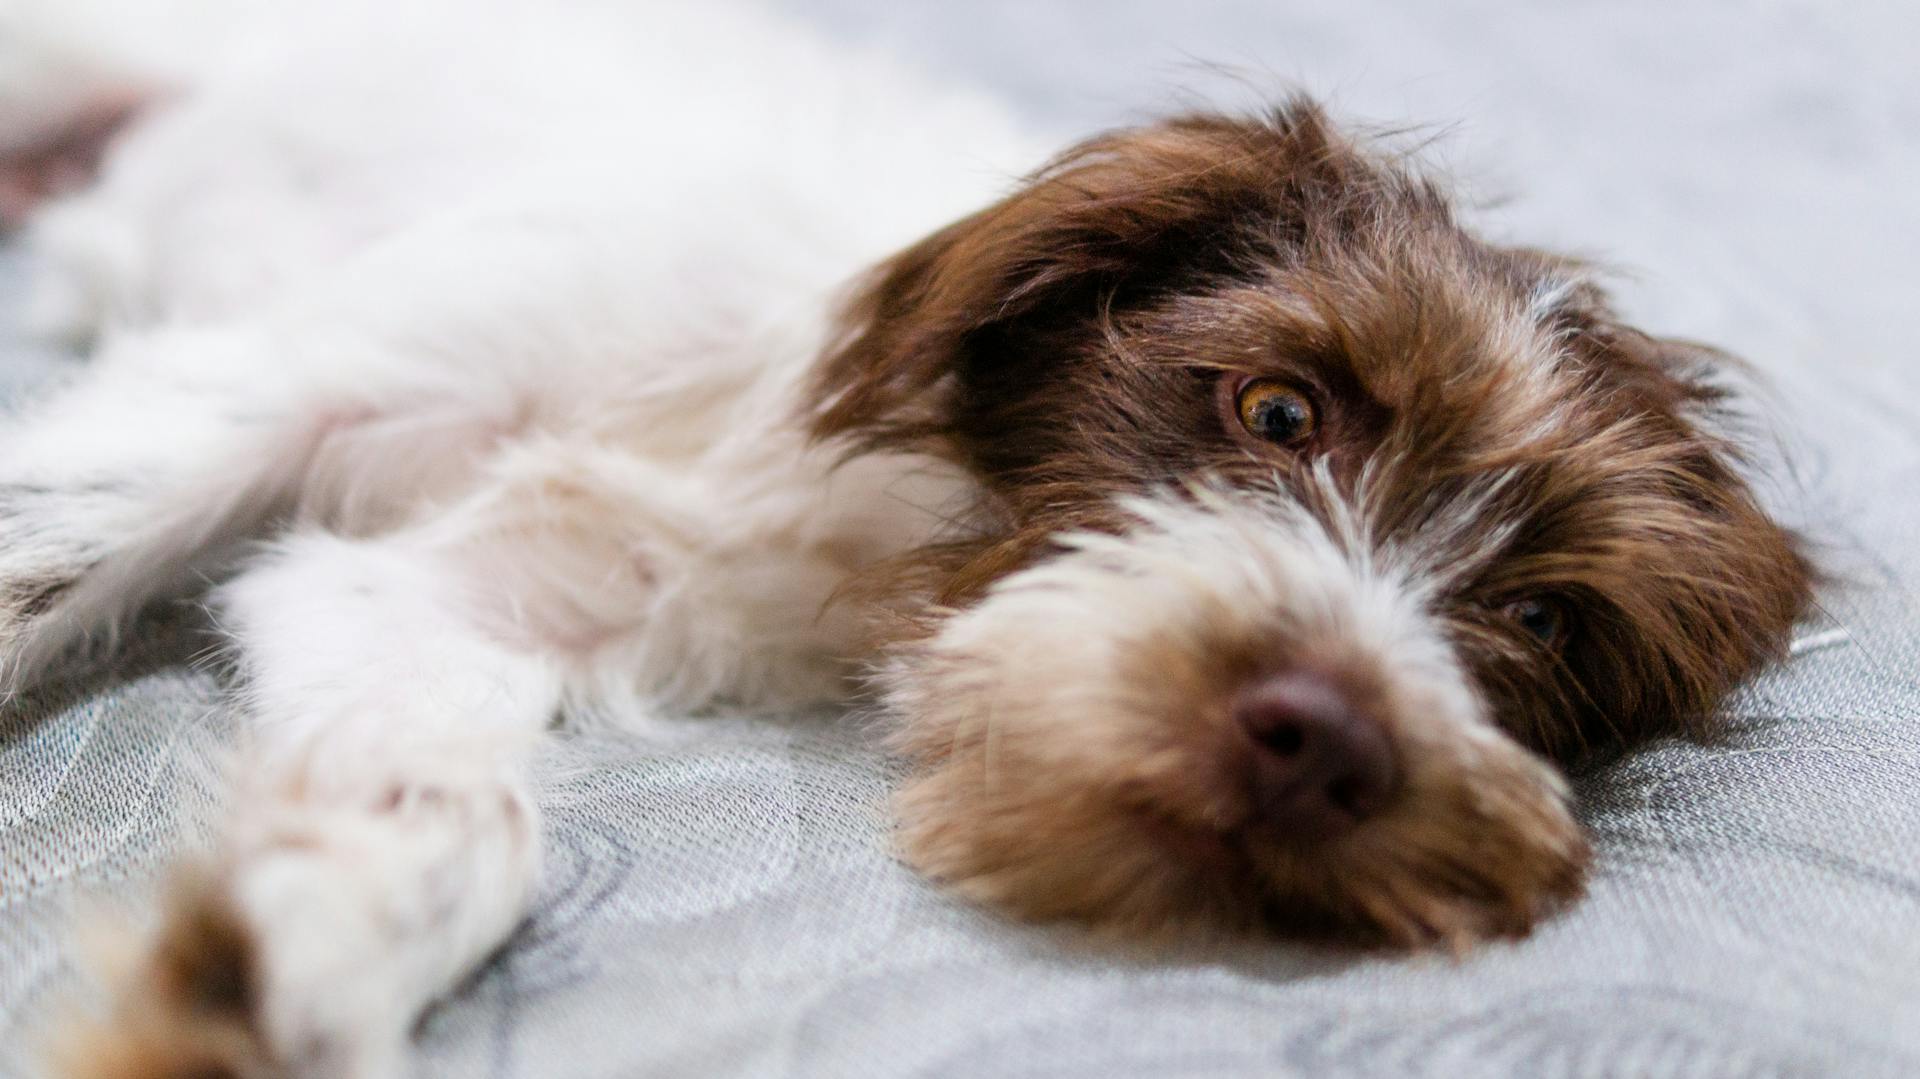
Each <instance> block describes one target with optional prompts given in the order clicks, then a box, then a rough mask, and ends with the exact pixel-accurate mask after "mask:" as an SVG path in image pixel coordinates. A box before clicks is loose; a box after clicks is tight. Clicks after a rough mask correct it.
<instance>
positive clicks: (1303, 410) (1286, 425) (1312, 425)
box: [1233, 378, 1320, 446]
mask: <svg viewBox="0 0 1920 1079" xmlns="http://www.w3.org/2000/svg"><path fill="white" fill-rule="evenodd" d="M1233 405H1234V410H1235V411H1236V412H1238V413H1239V414H1240V424H1241V426H1243V427H1245V428H1246V429H1247V432H1248V433H1249V434H1251V435H1253V436H1254V437H1255V438H1263V439H1266V440H1267V441H1268V442H1272V443H1274V444H1275V445H1280V446H1298V445H1300V444H1302V443H1304V442H1305V441H1306V440H1307V439H1309V438H1312V437H1313V433H1314V432H1315V431H1317V430H1319V429H1320V414H1319V412H1318V411H1317V410H1315V409H1314V407H1313V399H1312V398H1310V397H1308V396H1307V395H1306V394H1305V393H1302V392H1301V391H1300V389H1299V388H1298V387H1297V386H1294V385H1291V384H1290V383H1286V382H1282V381H1280V380H1279V379H1277V378H1256V379H1254V380H1252V381H1251V382H1248V383H1247V384H1246V385H1244V386H1242V387H1240V391H1239V393H1238V394H1236V395H1235V397H1234V401H1233Z"/></svg>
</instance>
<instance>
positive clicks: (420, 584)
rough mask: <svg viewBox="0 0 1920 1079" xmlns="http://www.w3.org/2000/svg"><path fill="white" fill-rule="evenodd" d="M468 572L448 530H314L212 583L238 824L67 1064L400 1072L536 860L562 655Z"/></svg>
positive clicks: (166, 1070)
mask: <svg viewBox="0 0 1920 1079" xmlns="http://www.w3.org/2000/svg"><path fill="white" fill-rule="evenodd" d="M473 577H474V575H473V574H472V573H471V572H470V570H467V569H463V568H462V559H461V553H460V548H459V545H458V544H453V545H450V546H443V545H440V544H437V543H436V542H435V541H433V540H431V539H426V538H422V537H420V536H418V535H416V534H399V535H395V536H392V537H389V538H385V539H381V540H377V541H364V540H348V539H342V538H338V537H334V536H329V535H324V534H317V533H306V534H302V535H299V536H296V537H294V538H292V539H290V540H288V541H286V542H284V543H283V544H281V545H280V546H279V547H278V548H277V549H276V551H275V552H274V553H273V554H272V555H271V556H269V557H268V558H267V559H266V560H265V561H263V562H261V563H260V564H258V565H256V566H254V567H252V568H250V569H248V570H246V571H245V572H243V573H242V574H241V575H240V576H238V577H237V578H235V580H234V581H233V582H232V583H231V584H229V585H228V586H227V587H226V588H224V589H223V590H222V593H221V595H220V597H219V598H220V601H221V607H222V608H223V611H224V614H225V615H226V618H227V620H228V623H229V624H230V625H231V627H232V630H233V632H234V634H235V636H236V638H237V644H238V647H239V649H240V652H241V654H242V656H243V657H244V665H245V669H246V674H247V676H248V679H249V684H250V686H251V690H250V694H249V697H250V700H249V703H250V711H251V713H252V716H251V725H250V727H249V728H248V734H247V736H246V738H245V740H244V742H243V747H242V749H241V751H240V755H239V757H238V759H237V761H236V765H237V770H236V775H235V785H236V786H235V793H234V805H233V806H232V808H231V810H230V814H231V816H230V820H231V825H230V830H229V833H228V834H227V836H226V838H225V840H224V842H223V845H222V846H221V847H220V849H219V853H218V854H217V856H216V857H215V859H214V860H213V862H212V864H211V866H210V867H209V868H208V869H207V870H206V871H205V872H204V873H202V874H200V875H199V876H197V877H196V878H194V879H192V880H190V881H188V882H186V883H185V884H182V885H180V886H177V887H176V890H175V895H174V902H173V904H172V906H171V911H172V912H171V914H170V915H169V916H168V918H167V920H166V922H165V924H163V925H162V927H161V929H160V931H159V935H158V937H157V940H156V943H155V945H154V948H153V950H152V951H151V953H150V955H149V958H148V959H147V960H146V961H145V963H144V965H143V966H142V967H141V968H140V970H139V972H138V973H137V975H136V977H135V978H134V980H133V982H132V983H131V984H130V985H129V986H128V987H127V988H126V990H125V992H124V993H123V995H122V996H121V998H120V1005H119V1011H118V1012H117V1013H116V1014H115V1015H113V1016H112V1018H111V1020H110V1022H109V1023H107V1024H106V1025H105V1026H103V1028H102V1029H101V1030H99V1031H97V1032H94V1033H93V1034H91V1035H90V1036H88V1037H84V1038H79V1039H75V1041H74V1042H73V1044H74V1045H76V1046H78V1047H79V1050H78V1052H77V1053H76V1054H75V1055H74V1056H72V1057H70V1058H69V1060H68V1062H67V1066H66V1072H67V1074H69V1075H74V1076H102V1077H104V1076H109V1075H111V1076H129V1077H131V1076H154V1075H176V1074H188V1073H189V1070H190V1068H191V1067H203V1068H205V1069H207V1070H205V1071H191V1072H190V1073H191V1074H196V1075H198V1074H220V1075H228V1074H231V1075H251V1074H256V1071H257V1072H258V1073H260V1074H274V1075H279V1074H287V1075H294V1076H312V1077H320V1076H329V1077H332V1076H343V1077H344V1076H354V1077H362V1076H367V1077H371V1076H383V1075H391V1074H395V1073H396V1071H397V1070H398V1069H399V1067H400V1064H401V1062H402V1059H403V1057H402V1054H403V1051H404V1049H405V1045H406V1036H407V1032H408V1031H409V1029H410V1028H411V1026H412V1024H413V1023H414V1021H415V1019H416V1018H417V1017H418V1015H419V1012H420V1010H421V1009H422V1008H423V1006H425V1005H426V1004H427V1003H429V1002H430V1001H431V1000H432V999H434V998H435V997H436V996H438V995H439V994H441V993H443V992H444V991H446V990H447V989H448V988H449V987H450V986H451V985H452V984H453V983H454V981H455V980H456V979H457V978H459V977H460V976H461V975H462V974H463V973H464V972H466V971H468V970H469V969H471V968H472V967H473V966H474V964H475V963H477V962H478V961H479V960H481V959H482V958H484V957H485V956H486V955H487V954H488V953H489V952H490V951H491V950H492V949H493V948H494V947H496V946H497V945H498V944H499V943H500V942H501V941H502V940H503V939H504V938H505V937H506V936H507V934H508V933H509V932H510V931H511V930H512V928H513V926H514V925H515V924H516V923H517V921H518V920H519V918H520V917H521V916H522V913H523V911H524V909H525V906H526V903H527V900H528V895H529V890H530V888H531V886H532V884H533V881H534V877H535V873H536V868H537V863H538V839H539V836H538V820H537V810H536V808H535V805H534V802H533V799H532V794H531V788H530V780H529V775H528V769H529V758H530V756H531V753H532V751H533V749H534V747H535V745H536V743H537V740H538V739H539V738H540V737H541V734H542V731H543V730H544V728H545V727H546V725H547V723H548V721H549V719H550V718H551V716H552V714H553V712H554V710H555V708H556V707H557V702H558V699H559V695H560V675H559V672H558V670H557V669H556V667H555V666H554V665H552V664H551V663H549V662H548V661H546V660H543V659H541V658H540V657H538V656H537V655H534V654H531V653H528V652H523V651H519V650H516V649H515V648H512V647H510V646H508V645H505V644H503V643H501V641H500V639H499V638H498V637H497V636H496V635H494V634H492V633H490V632H488V631H487V630H485V629H483V628H482V627H483V625H484V623H485V618H484V617H483V616H480V615H478V614H476V611H477V609H478V607H479V606H484V604H483V603H482V602H481V600H480V599H479V598H477V597H476V596H475V594H474V593H473V591H472V590H473V589H474V588H475V587H476V586H477V585H478V584H480V583H483V582H477V581H475V580H474V579H473ZM183 1069H189V1070H183Z"/></svg>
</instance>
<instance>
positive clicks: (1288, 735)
mask: <svg viewBox="0 0 1920 1079" xmlns="http://www.w3.org/2000/svg"><path fill="white" fill-rule="evenodd" d="M1234 718H1235V719H1237V720H1238V721H1239V723H1240V726H1241V728H1242V729H1243V730H1245V731H1246V733H1247V735H1248V736H1249V737H1250V738H1251V739H1252V740H1253V752H1252V754H1251V756H1252V771H1253V796H1254V804H1255V808H1256V811H1257V812H1258V814H1259V816H1260V819H1261V820H1263V821H1264V822H1266V823H1267V824H1268V825H1270V826H1272V827H1274V828H1277V829H1279V830H1281V831H1283V832H1285V833H1286V834H1288V835H1291V836H1298V837H1300V838H1303V839H1330V838H1332V837H1334V836H1337V835H1340V834H1341V833H1343V832H1345V831H1347V830H1348V829H1350V828H1352V827H1353V826H1354V825H1356V824H1358V823H1360V822H1361V821H1363V820H1366V819H1367V818H1368V817H1371V816H1373V815H1374V814H1375V813H1378V812H1379V811H1380V810H1381V808H1382V807H1384V806H1385V805H1386V804H1387V802H1388V800H1390V799H1391V798H1392V797H1393V792H1394V788H1395V786H1396V785H1397V784H1398V782H1399V771H1400V769H1399V767H1398V764H1397V763H1396V762H1395V760H1394V753H1393V743H1392V742H1391V741H1389V740H1388V738H1387V732H1386V731H1385V730H1384V729H1382V728H1381V726H1380V722H1379V721H1378V720H1377V719H1375V718H1374V717H1373V716H1371V715H1369V714H1367V712H1366V710H1365V709H1363V708H1360V707H1358V706H1357V705H1356V703H1355V702H1354V700H1353V698H1352V696H1351V695H1350V694H1349V693H1347V692H1346V691H1344V690H1342V689H1341V687H1340V686H1339V685H1338V684H1337V683H1336V682H1334V681H1333V680H1332V679H1331V678H1328V677H1327V676H1325V675H1322V674H1317V673H1314V672H1309V671H1292V672H1288V673H1286V674H1279V675H1274V676H1272V677H1269V678H1266V679H1263V680H1261V681H1259V682H1255V683H1253V684H1252V685H1250V686H1248V687H1247V688H1246V689H1245V690H1243V691H1242V692H1241V694H1240V696H1239V698H1238V699H1237V700H1236V701H1235V702H1234Z"/></svg>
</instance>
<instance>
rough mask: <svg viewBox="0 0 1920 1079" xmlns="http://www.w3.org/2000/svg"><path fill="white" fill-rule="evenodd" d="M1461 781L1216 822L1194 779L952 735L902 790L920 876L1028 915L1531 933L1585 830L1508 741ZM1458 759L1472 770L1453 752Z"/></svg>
mask: <svg viewBox="0 0 1920 1079" xmlns="http://www.w3.org/2000/svg"><path fill="white" fill-rule="evenodd" d="M1479 756H1480V757H1481V759H1480V760H1479V761H1477V762H1475V763H1474V765H1473V766H1472V769H1471V772H1470V773H1463V772H1455V773H1454V774H1453V775H1451V776H1449V775H1446V774H1443V772H1444V769H1443V768H1440V767H1429V768H1427V769H1425V770H1424V771H1423V774H1419V775H1416V776H1414V777H1411V779H1410V782H1409V783H1408V785H1407V786H1406V787H1405V788H1404V789H1403V790H1402V792H1401V794H1400V796H1399V797H1398V799H1397V800H1396V803H1395V805H1394V806H1393V807H1392V808H1390V809H1389V810H1387V811H1386V812H1384V813H1382V814H1381V815H1379V816H1377V817H1375V818H1374V819H1371V820H1368V821H1366V822H1363V823H1361V824H1359V825H1358V826H1356V827H1355V828H1354V829H1353V830H1352V831H1350V832H1348V833H1346V834H1344V835H1341V836H1339V837H1336V838H1332V839H1321V840H1307V839H1300V838H1297V837H1292V836H1289V835H1286V834H1282V833H1279V832H1277V831H1275V830H1273V829H1271V828H1268V827H1265V826H1262V825H1259V824H1257V823H1250V822H1247V821H1245V820H1244V819H1242V820H1233V819H1230V818H1231V816H1232V814H1226V815H1225V816H1227V817H1228V818H1229V819H1215V820H1210V819H1209V817H1210V816H1214V815H1215V813H1214V810H1213V809H1212V807H1200V806H1196V805H1195V804H1194V802H1193V801H1192V800H1191V799H1192V795H1193V793H1194V792H1193V788H1192V779H1193V776H1194V775H1195V774H1196V773H1198V772H1201V771H1204V770H1205V769H1204V768H1203V767H1196V768H1194V769H1187V770H1181V769H1177V768H1171V767H1170V768H1169V769H1168V773H1167V775H1166V777H1165V780H1166V782H1165V785H1164V786H1161V785H1158V784H1156V783H1155V782H1153V781H1145V782H1143V781H1142V778H1141V777H1140V776H1139V775H1138V774H1136V775H1134V776H1132V777H1130V778H1129V779H1128V780H1127V781H1126V782H1123V783H1120V784H1118V785H1115V784H1103V783H1101V782H1099V781H1095V780H1092V779H1090V778H1089V777H1085V776H1078V775H1075V774H1074V773H1073V772H1072V770H1071V769H1063V768H1061V767H1060V764H1059V762H1057V761H1049V762H1045V763H1042V762H1039V761H1036V760H1034V759H1033V758H1031V757H1027V756H1023V755H1021V754H1020V753H1019V752H1018V751H1017V750H1013V749H1011V748H1009V747H1007V746H1004V745H1003V746H999V747H996V746H994V745H992V744H991V743H990V742H989V741H985V740H983V741H978V742H972V743H962V744H959V745H951V746H950V748H949V749H948V751H946V752H945V753H944V754H943V755H942V756H941V758H940V759H939V760H937V761H934V762H923V764H924V765H925V766H924V767H923V769H922V770H921V771H920V772H919V773H918V774H917V775H916V776H915V778H913V779H912V780H911V781H910V782H909V783H908V784H907V785H906V786H905V787H904V788H903V789H902V791H901V792H900V794H899V796H898V798H897V810H898V814H899V820H900V841H901V844H902V847H903V851H904V854H905V855H906V857H907V859H908V860H909V861H910V862H911V863H912V864H913V865H914V866H915V867H916V868H918V869H919V870H920V871H922V872H924V873H926V874H927V875H928V876H930V877H932V878H934V879H935V880H937V881H939V882H941V883H942V884H943V885H944V886H946V887H947V888H949V889H950V890H952V891H954V892H955V893H957V894H959V895H961V896H964V897H966V898H968V899H970V900H972V901H975V902H978V903H982V904H984V905H987V906H990V907H993V908H995V909H998V910H1002V911H1005V912H1008V913H1011V914H1013V915H1016V916H1018V917H1020V918H1023V919H1026V920H1031V921H1041V922H1048V921H1068V922H1076V923H1080V924H1083V925H1086V926H1090V927H1093V928H1096V929H1099V930H1102V931H1105V932H1109V933H1111V934H1113V935H1116V936H1120V937H1124V938H1127V939H1129V940H1136V941H1138V940H1145V941H1169V940H1179V939H1193V938H1196V937H1215V936H1221V935H1244V934H1248V933H1258V934H1265V935H1279V936H1285V937H1296V938H1330V939H1337V940H1339V941H1341V942H1344V943H1350V944H1360V945H1375V946H1383V947H1391V948H1425V947H1434V946H1438V947H1443V948H1449V949H1453V950H1456V951H1457V950H1460V949H1462V948H1465V947H1467V946H1469V945H1472V944H1474V943H1476V942H1479V941H1483V940H1489V939H1497V938H1503V937H1518V936H1524V935H1526V934H1527V933H1528V932H1529V931H1530V930H1531V929H1532V928H1533V926H1534V925H1535V924H1536V923H1538V922H1539V921H1540V920H1541V919H1542V918H1544V917H1545V916H1547V915H1548V914H1551V913H1552V912H1553V911H1555V910H1556V909H1558V908H1559V907H1561V906H1562V905H1564V904H1566V903H1567V902H1569V901H1571V900H1573V899H1575V898H1577V897H1578V896H1579V894H1580V892H1581V889H1582V884H1583V880H1584V877H1585V871H1586V866H1587V862H1588V856H1589V855H1588V846H1587V842H1586V839H1585V836H1584V834H1583V832H1582V830H1581V828H1580V827H1579V825H1578V824H1577V823H1576V822H1575V821H1574V819H1573V818H1572V816H1571V815H1570V814H1569V812H1568V810H1567V806H1566V803H1565V800H1564V798H1563V797H1562V795H1561V793H1560V785H1559V783H1558V782H1557V780H1556V779H1555V778H1554V777H1553V776H1552V775H1551V773H1550V772H1548V770H1547V769H1546V768H1544V767H1543V766H1541V765H1540V764H1538V763H1537V762H1536V761H1534V760H1533V759H1531V758H1530V757H1529V756H1528V755H1527V754H1526V753H1525V752H1524V751H1522V750H1520V749H1519V748H1518V747H1513V748H1512V749H1511V750H1508V751H1506V752H1493V753H1488V752H1483V753H1481V754H1479ZM1454 763H1464V762H1454Z"/></svg>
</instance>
